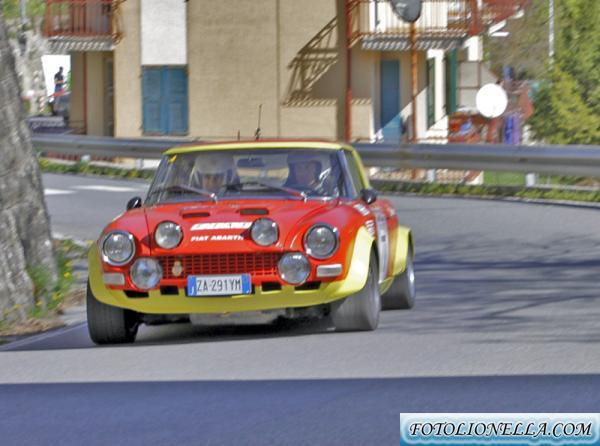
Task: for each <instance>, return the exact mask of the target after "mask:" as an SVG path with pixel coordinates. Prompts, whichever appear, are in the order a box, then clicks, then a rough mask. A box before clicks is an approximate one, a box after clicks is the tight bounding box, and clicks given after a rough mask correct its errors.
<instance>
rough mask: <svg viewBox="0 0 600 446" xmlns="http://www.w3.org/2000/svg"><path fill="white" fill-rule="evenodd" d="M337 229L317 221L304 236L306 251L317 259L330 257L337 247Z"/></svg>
mask: <svg viewBox="0 0 600 446" xmlns="http://www.w3.org/2000/svg"><path fill="white" fill-rule="evenodd" d="M338 245H339V237H338V230H337V228H334V227H332V226H329V225H326V224H324V223H318V224H316V225H314V226H313V227H312V228H310V229H309V230H308V232H307V233H306V235H305V236H304V249H306V253H307V254H308V255H309V256H311V257H313V258H315V259H318V260H321V259H326V258H328V257H331V256H332V255H333V254H334V253H335V252H336V251H337V249H338Z"/></svg>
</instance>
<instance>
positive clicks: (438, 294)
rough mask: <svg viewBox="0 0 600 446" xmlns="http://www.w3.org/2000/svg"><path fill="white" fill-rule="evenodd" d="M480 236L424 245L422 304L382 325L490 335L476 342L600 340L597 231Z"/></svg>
mask: <svg viewBox="0 0 600 446" xmlns="http://www.w3.org/2000/svg"><path fill="white" fill-rule="evenodd" d="M481 240H483V237H478V235H477V234H473V237H472V238H470V239H441V241H440V242H439V243H437V244H435V245H434V246H431V245H428V246H427V249H426V250H423V251H417V257H416V263H415V271H416V277H417V294H418V299H417V307H416V308H415V310H413V313H412V314H411V315H410V316H409V315H405V316H404V315H403V316H402V318H399V319H398V320H396V321H392V322H391V323H389V324H387V325H386V326H385V327H383V328H380V329H383V330H388V331H395V330H398V329H399V328H400V326H402V327H404V329H405V330H407V331H409V332H410V333H413V334H432V333H437V334H473V333H479V334H481V335H485V336H482V338H483V339H478V340H477V342H488V341H489V342H495V343H498V342H513V343H514V342H516V343H538V342H543V343H553V342H563V343H590V342H594V343H596V342H600V329H599V326H598V320H600V289H599V288H598V277H600V276H599V274H600V255H599V254H598V253H599V252H600V240H599V239H598V238H597V237H596V238H594V237H591V236H590V237H561V236H560V234H557V237H556V238H555V239H553V240H552V241H551V242H545V241H542V242H534V241H523V240H518V239H505V240H503V241H502V243H498V242H497V241H494V240H492V241H490V242H488V243H485V242H482V241H481ZM523 252H527V253H528V254H527V256H526V257H523V256H522V254H521V253H523Z"/></svg>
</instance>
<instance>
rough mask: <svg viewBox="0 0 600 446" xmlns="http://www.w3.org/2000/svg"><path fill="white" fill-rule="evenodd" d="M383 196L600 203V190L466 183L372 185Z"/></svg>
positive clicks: (381, 183)
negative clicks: (493, 198)
mask: <svg viewBox="0 0 600 446" xmlns="http://www.w3.org/2000/svg"><path fill="white" fill-rule="evenodd" d="M371 183H372V184H373V186H374V187H375V188H376V189H377V190H379V191H380V192H382V193H386V192H404V193H415V194H422V195H438V196H439V195H453V196H473V197H506V198H507V197H515V198H523V199H534V200H557V201H580V202H592V203H600V190H598V191H574V190H559V189H544V188H523V187H517V186H490V185H483V186H467V185H464V184H436V183H401V182H391V181H388V182H386V181H377V180H373V181H372V182H371Z"/></svg>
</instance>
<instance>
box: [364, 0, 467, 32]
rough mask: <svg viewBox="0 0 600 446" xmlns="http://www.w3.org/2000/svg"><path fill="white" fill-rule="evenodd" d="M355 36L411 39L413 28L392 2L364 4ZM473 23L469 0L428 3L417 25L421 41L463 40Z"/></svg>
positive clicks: (369, 0) (370, 0) (371, 0)
mask: <svg viewBox="0 0 600 446" xmlns="http://www.w3.org/2000/svg"><path fill="white" fill-rule="evenodd" d="M355 11H356V13H355V18H354V20H355V21H356V23H354V24H353V25H354V26H353V29H354V31H355V33H358V35H359V36H360V37H365V36H378V37H408V36H409V34H410V24H408V23H407V22H405V21H403V20H402V19H400V18H398V16H397V15H396V14H395V13H394V11H393V10H392V7H391V5H390V2H388V1H383V0H379V1H376V0H360V1H359V2H358V5H357V7H356V9H355ZM469 23H470V9H469V1H468V0H425V1H423V7H422V12H421V17H420V18H419V20H417V22H416V23H415V27H416V30H417V35H418V36H419V37H427V36H431V37H460V36H463V35H466V34H467V32H468V29H469Z"/></svg>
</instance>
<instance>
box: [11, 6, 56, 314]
mask: <svg viewBox="0 0 600 446" xmlns="http://www.w3.org/2000/svg"><path fill="white" fill-rule="evenodd" d="M0 4H1V2H0ZM28 271H30V272H31V271H36V277H37V280H36V282H38V283H37V285H38V286H43V287H44V288H45V289H46V290H52V288H53V287H54V284H55V283H56V280H57V272H56V263H55V259H54V252H53V248H52V243H51V238H50V225H49V219H48V212H47V210H46V204H45V202H44V195H43V188H42V181H41V175H40V170H39V166H38V163H37V160H36V157H35V155H34V151H33V148H32V146H31V138H30V135H29V129H28V128H27V125H26V123H25V120H24V111H23V107H22V104H21V95H20V90H19V84H18V80H17V75H16V73H15V63H14V58H13V54H12V52H11V48H10V46H9V44H8V35H7V32H6V24H5V22H4V16H3V14H2V9H1V8H0V321H1V320H18V319H22V318H24V317H26V316H27V312H28V310H29V309H31V308H32V307H33V306H34V305H35V304H36V302H35V299H34V284H33V282H32V280H31V278H30V275H29V273H28ZM40 277H41V278H42V280H43V282H44V283H42V284H40V283H39V282H40ZM42 304H44V302H42Z"/></svg>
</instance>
